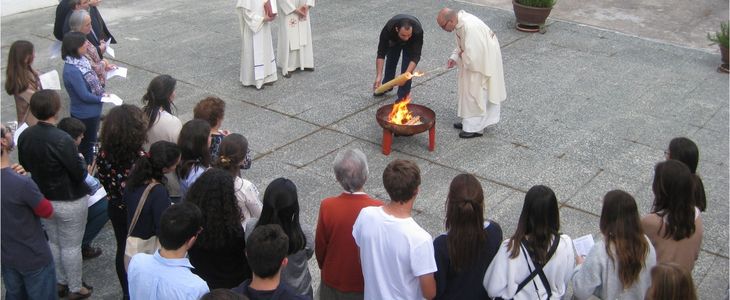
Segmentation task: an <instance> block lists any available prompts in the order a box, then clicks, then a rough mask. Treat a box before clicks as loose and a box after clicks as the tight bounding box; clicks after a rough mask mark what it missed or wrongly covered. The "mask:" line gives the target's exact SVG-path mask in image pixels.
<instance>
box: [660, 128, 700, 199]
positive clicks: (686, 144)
mask: <svg viewBox="0 0 730 300" xmlns="http://www.w3.org/2000/svg"><path fill="white" fill-rule="evenodd" d="M666 154H667V159H674V160H678V161H681V162H683V163H684V164H685V165H687V167H689V171H690V172H692V179H693V181H694V192H693V195H694V201H695V206H697V208H699V209H700V211H705V209H707V196H706V195H705V184H704V183H702V178H700V176H699V175H697V164H698V163H699V161H700V150H699V149H698V148H697V144H695V142H693V141H692V140H690V139H688V138H686V137H678V138H674V139H672V140H671V141H670V142H669V149H668V150H667V152H666Z"/></svg>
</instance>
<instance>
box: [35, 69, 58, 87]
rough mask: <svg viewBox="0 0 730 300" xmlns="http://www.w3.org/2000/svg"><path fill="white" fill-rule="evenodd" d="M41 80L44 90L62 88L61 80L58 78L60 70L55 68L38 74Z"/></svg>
mask: <svg viewBox="0 0 730 300" xmlns="http://www.w3.org/2000/svg"><path fill="white" fill-rule="evenodd" d="M38 78H40V80H41V87H43V89H44V90H60V89H61V80H59V79H58V71H56V70H53V71H50V72H48V73H44V74H42V75H41V76H38Z"/></svg>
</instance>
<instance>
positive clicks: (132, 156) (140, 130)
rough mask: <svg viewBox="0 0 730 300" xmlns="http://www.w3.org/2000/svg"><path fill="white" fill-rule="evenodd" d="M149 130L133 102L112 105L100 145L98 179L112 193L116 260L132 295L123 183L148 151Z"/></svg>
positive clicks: (122, 279) (103, 128)
mask: <svg viewBox="0 0 730 300" xmlns="http://www.w3.org/2000/svg"><path fill="white" fill-rule="evenodd" d="M146 131H147V118H145V116H144V113H142V110H141V109H139V108H138V107H136V106H134V105H129V104H122V105H121V106H117V107H114V108H112V109H111V110H110V111H109V113H107V115H106V117H105V118H104V124H102V126H101V134H100V139H101V149H100V151H99V157H98V160H97V167H98V170H99V173H98V176H99V181H101V184H102V185H103V186H104V189H106V191H107V194H108V197H109V207H108V211H107V212H108V213H109V220H111V222H112V227H113V228H114V237H115V238H116V242H117V253H116V255H115V264H116V269H117V276H118V277H119V283H120V284H121V286H122V292H123V293H124V296H125V297H129V292H128V288H127V273H126V272H125V270H124V247H125V245H126V240H127V204H126V203H124V200H123V199H122V194H123V191H124V186H125V184H126V181H127V176H129V173H130V170H131V169H132V166H133V165H134V163H135V162H136V161H137V159H139V158H140V157H144V156H145V155H146V154H145V152H144V151H143V150H142V144H144V141H145V132H146Z"/></svg>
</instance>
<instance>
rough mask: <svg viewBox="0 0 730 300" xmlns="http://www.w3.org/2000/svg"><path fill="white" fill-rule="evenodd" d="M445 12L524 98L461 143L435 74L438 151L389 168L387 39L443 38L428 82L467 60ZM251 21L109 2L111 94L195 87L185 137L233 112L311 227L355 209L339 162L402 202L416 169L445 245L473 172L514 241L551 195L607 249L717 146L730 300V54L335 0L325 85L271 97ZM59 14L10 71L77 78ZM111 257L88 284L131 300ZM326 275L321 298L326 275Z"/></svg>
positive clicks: (422, 148)
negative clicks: (207, 112)
mask: <svg viewBox="0 0 730 300" xmlns="http://www.w3.org/2000/svg"><path fill="white" fill-rule="evenodd" d="M444 5H448V6H452V7H455V8H461V9H466V10H467V11H469V12H471V13H473V14H475V15H477V16H479V17H481V18H482V19H483V20H485V22H486V23H487V24H489V25H490V26H491V28H492V29H493V30H495V31H496V33H497V35H498V37H499V39H500V42H501V45H502V55H503V58H504V69H505V76H506V82H507V92H508V99H507V100H506V101H505V102H504V103H503V108H502V121H501V122H500V123H499V124H498V125H496V126H494V127H492V128H489V129H488V130H487V131H486V133H485V136H484V137H482V138H478V139H472V140H461V139H459V138H458V137H457V133H458V132H457V131H456V130H454V129H452V128H451V123H452V122H454V121H457V118H456V105H455V97H456V71H454V70H451V71H441V72H440V73H436V74H429V75H427V76H426V77H424V78H420V79H418V80H416V81H415V83H414V88H413V97H414V101H415V102H417V103H420V104H423V105H426V106H429V107H431V108H432V109H433V110H434V111H435V112H436V114H437V118H438V122H437V124H436V126H437V129H436V131H437V135H436V139H437V146H436V150H435V151H434V152H428V151H427V145H428V138H427V135H417V136H413V137H409V138H396V139H395V140H394V143H393V149H394V151H393V153H391V155H390V156H387V157H386V156H384V155H382V154H381V153H380V144H381V137H382V133H381V132H382V131H381V129H380V128H379V127H378V125H377V124H376V122H375V117H374V115H375V111H376V109H377V108H378V107H380V106H381V105H384V104H387V103H389V102H392V101H393V100H394V99H393V97H394V96H392V95H391V96H389V97H386V98H372V97H371V91H370V86H371V82H372V80H373V79H374V76H373V75H374V74H373V73H374V63H373V61H374V56H375V50H376V44H377V35H378V32H379V30H380V29H381V28H382V25H383V24H384V23H385V22H386V21H387V20H388V19H389V18H390V17H391V16H392V15H394V14H396V13H400V12H404V13H411V14H414V15H416V16H418V17H419V18H420V20H421V22H422V23H423V25H424V27H425V31H426V37H425V45H424V49H423V58H422V60H421V63H420V64H419V69H422V70H431V69H435V68H437V67H439V66H442V65H444V64H445V62H446V58H447V56H448V54H449V53H450V52H451V49H452V47H453V43H454V42H453V40H454V37H453V36H452V35H450V34H449V33H446V32H443V31H442V30H441V29H440V28H439V27H438V26H437V24H436V22H435V14H436V12H437V11H438V9H439V8H441V7H442V6H444ZM233 6H234V3H233V2H231V1H220V0H212V1H195V2H193V1H182V0H161V1H153V2H148V1H140V0H130V1H116V0H109V1H105V2H104V3H103V5H102V7H101V11H102V13H103V15H104V16H105V18H106V19H107V22H108V23H109V24H108V25H109V27H110V28H111V29H112V32H113V33H114V34H115V36H116V37H117V40H118V41H119V44H118V45H116V47H115V50H116V53H117V58H116V59H115V62H116V63H117V64H119V65H120V66H124V67H128V68H129V78H128V79H119V78H114V79H111V80H110V81H109V82H108V92H111V93H116V94H118V95H119V96H120V97H122V98H123V99H124V100H125V101H126V102H127V103H134V104H137V105H141V101H140V99H141V97H142V95H143V94H144V91H145V89H146V87H147V84H148V83H149V81H150V80H151V79H152V78H153V77H154V76H156V75H159V74H171V75H172V76H174V77H175V78H177V79H178V80H179V81H178V87H177V99H176V106H177V114H178V116H180V118H181V119H183V120H184V121H185V120H189V119H190V118H192V107H193V106H194V105H195V103H196V102H197V101H198V100H200V99H202V98H203V97H205V96H208V95H215V96H219V97H221V98H223V99H224V100H226V101H227V104H228V106H227V112H226V119H225V122H224V126H223V127H224V128H225V129H229V130H231V131H233V132H240V133H242V134H244V135H245V136H246V137H248V139H249V143H250V145H251V147H252V149H253V151H254V152H255V153H256V160H255V161H254V165H253V168H252V169H251V170H249V171H246V172H245V173H244V176H245V177H247V178H249V179H250V180H252V181H253V182H254V183H255V184H256V185H257V186H258V187H259V189H265V187H266V185H267V184H268V182H270V181H271V180H273V179H274V178H276V177H280V176H285V177H288V178H290V179H292V180H293V181H294V182H295V183H296V184H297V185H298V187H299V189H300V192H301V195H300V199H301V202H302V203H301V207H302V211H303V212H302V216H303V218H302V220H303V222H306V223H309V224H310V225H315V224H316V216H317V209H318V206H319V201H320V200H321V199H323V198H324V197H327V196H330V195H335V194H337V193H339V192H340V188H339V186H338V184H337V183H336V181H335V179H334V176H333V174H332V167H331V163H332V160H333V159H334V156H335V154H336V153H337V151H339V150H341V149H345V148H353V147H357V148H360V149H362V150H363V151H364V152H365V153H366V154H367V155H368V158H369V160H370V161H369V163H370V170H371V176H370V177H371V180H370V181H369V182H368V184H367V185H366V189H367V191H368V192H369V193H371V194H373V195H374V196H376V197H378V198H381V199H387V194H386V193H385V191H384V189H383V187H382V181H381V174H382V171H383V168H384V167H385V165H386V164H387V163H388V162H390V161H391V160H393V159H395V158H405V159H411V160H414V161H416V162H417V163H418V164H419V165H420V167H421V169H422V172H423V185H422V187H421V193H420V196H419V198H418V200H417V202H416V206H415V207H416V210H417V213H416V215H415V219H416V220H417V221H418V222H419V223H420V224H421V225H422V226H423V227H424V228H426V229H427V230H428V231H429V232H430V233H431V234H432V235H434V236H435V235H437V234H439V233H440V232H442V231H443V227H444V226H443V220H444V215H445V209H444V201H445V198H446V193H447V189H448V185H449V183H450V180H451V179H452V178H453V177H454V176H455V175H457V174H459V173H462V172H471V173H474V174H476V175H477V176H478V177H479V178H480V180H481V181H482V182H483V184H484V188H485V191H486V195H487V203H488V205H487V208H486V214H487V216H488V217H489V218H491V219H493V220H495V221H497V222H499V223H500V224H501V225H502V228H503V229H504V231H505V233H506V234H510V233H511V232H513V231H514V229H515V225H516V219H517V216H518V214H519V211H520V209H521V205H522V201H523V198H524V194H525V192H526V191H527V189H529V187H530V186H532V185H534V184H546V185H549V186H551V187H552V188H553V189H554V190H555V191H556V193H557V195H558V198H559V200H560V202H561V208H560V212H561V222H562V224H561V225H562V226H561V228H562V231H563V232H565V233H567V234H569V235H571V236H573V237H578V236H580V235H584V234H593V235H594V237H596V238H597V237H599V229H598V219H599V217H598V215H599V213H600V207H601V203H600V200H601V197H602V196H603V195H604V194H605V193H606V192H607V191H609V190H611V189H617V188H620V189H624V190H626V191H629V192H630V193H632V194H633V195H634V196H635V197H636V199H637V201H638V202H639V207H640V209H641V212H642V213H646V212H647V211H648V210H649V208H650V206H651V202H652V194H651V188H650V183H651V179H652V176H653V167H654V165H655V164H656V163H657V162H659V161H661V160H662V159H663V157H664V156H663V150H664V149H665V148H666V146H667V144H668V142H669V140H670V139H671V138H673V137H676V136H687V137H690V138H692V139H693V140H694V141H695V142H697V144H698V145H699V147H700V152H701V162H700V165H699V173H700V174H701V175H702V176H703V179H704V181H705V186H706V188H707V195H708V201H709V204H708V207H709V209H708V211H707V212H706V213H705V214H704V215H703V218H704V221H705V226H706V228H705V237H704V240H703V245H702V252H701V254H700V257H699V260H698V262H697V265H696V267H695V270H694V274H693V275H694V280H695V283H696V285H697V287H698V291H699V293H700V295H701V296H702V299H727V298H728V296H727V291H728V177H730V176H729V174H728V141H729V138H728V135H729V133H728V122H729V121H728V120H729V119H728V77H727V75H724V74H719V73H717V72H715V67H716V66H717V64H718V62H719V60H720V58H719V55H715V54H711V53H708V52H705V51H702V50H694V49H688V48H684V47H677V46H673V45H669V44H665V43H660V42H655V41H650V40H645V39H641V38H636V37H631V36H626V35H622V34H617V33H614V32H608V31H603V30H599V29H596V28H593V27H589V26H583V25H579V24H574V23H568V22H562V21H552V22H551V23H550V25H549V27H548V30H547V33H546V34H544V35H543V34H525V33H520V32H517V31H515V30H514V29H513V28H514V17H513V15H512V13H511V12H508V11H502V10H496V9H491V8H486V7H481V6H473V5H469V4H464V3H458V2H452V1H425V0H412V1H401V2H392V1H385V0H374V1H357V2H355V1H328V2H322V3H318V6H317V7H316V8H314V9H313V10H312V20H313V25H312V27H313V36H314V41H313V42H314V47H315V64H316V71H315V72H313V73H295V74H294V75H293V76H292V78H290V79H285V78H280V79H279V81H277V82H276V83H275V84H274V86H272V87H266V88H265V89H263V90H260V91H257V90H255V89H252V88H244V87H242V86H241V85H240V83H239V82H238V72H239V61H240V59H239V55H240V47H241V46H240V45H241V43H240V32H239V29H238V20H237V17H236V16H235V14H234V10H233ZM53 15H54V9H53V8H47V9H40V10H36V11H31V12H27V13H22V14H17V15H13V16H8V17H3V18H2V24H1V25H2V29H1V33H2V37H1V44H2V53H1V54H2V56H1V57H3V58H5V57H7V51H8V48H9V46H10V44H11V43H12V42H13V41H14V40H17V39H27V40H30V41H31V42H33V43H34V44H35V45H36V52H37V58H36V62H35V64H34V66H35V67H36V68H38V69H39V70H40V71H41V72H46V71H49V70H52V69H56V70H59V71H60V70H61V68H62V62H61V60H60V59H53V60H51V59H49V51H48V47H49V46H50V44H51V43H52V39H53V38H52V35H51V31H52V22H53ZM274 32H276V31H275V30H274ZM2 65H3V67H2V68H3V69H2V71H3V72H4V71H5V70H4V68H5V66H4V65H5V63H3V64H2ZM61 94H62V96H63V97H64V111H63V115H67V114H68V110H67V102H68V100H67V96H66V93H65V92H61ZM109 108H110V107H105V110H108V109H109ZM14 116H15V110H14V104H13V101H12V98H11V97H9V96H7V95H5V94H3V95H2V120H3V122H6V121H11V120H13V119H14ZM95 243H96V244H97V245H99V246H101V247H103V248H104V254H103V255H102V256H101V257H100V258H97V259H94V260H90V261H87V262H85V263H84V271H85V272H84V274H85V275H84V277H85V280H86V281H87V282H88V283H90V284H91V285H93V286H94V287H95V292H94V298H96V299H117V298H119V295H120V289H119V287H118V283H117V280H116V275H115V272H114V268H113V263H112V261H113V252H114V241H113V234H112V232H111V226H107V228H105V230H104V231H103V232H102V234H101V235H100V237H99V238H98V239H97V241H96V242H95ZM310 266H311V272H312V275H313V277H314V279H315V280H314V281H315V284H318V282H319V270H318V269H317V265H316V262H315V261H314V260H312V262H311V264H310Z"/></svg>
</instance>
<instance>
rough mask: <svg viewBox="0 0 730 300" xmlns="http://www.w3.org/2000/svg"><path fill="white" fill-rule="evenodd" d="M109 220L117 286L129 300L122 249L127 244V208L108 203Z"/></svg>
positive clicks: (111, 202) (115, 202)
mask: <svg viewBox="0 0 730 300" xmlns="http://www.w3.org/2000/svg"><path fill="white" fill-rule="evenodd" d="M108 213H109V219H110V220H111V221H112V227H113V228H114V237H115V238H116V240H117V253H116V255H115V257H114V262H115V265H116V268H117V277H119V284H120V285H121V286H122V292H123V293H124V299H129V286H128V284H127V271H126V270H124V248H125V246H126V244H127V208H126V207H124V206H122V207H120V204H119V202H117V201H110V202H109V209H108Z"/></svg>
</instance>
